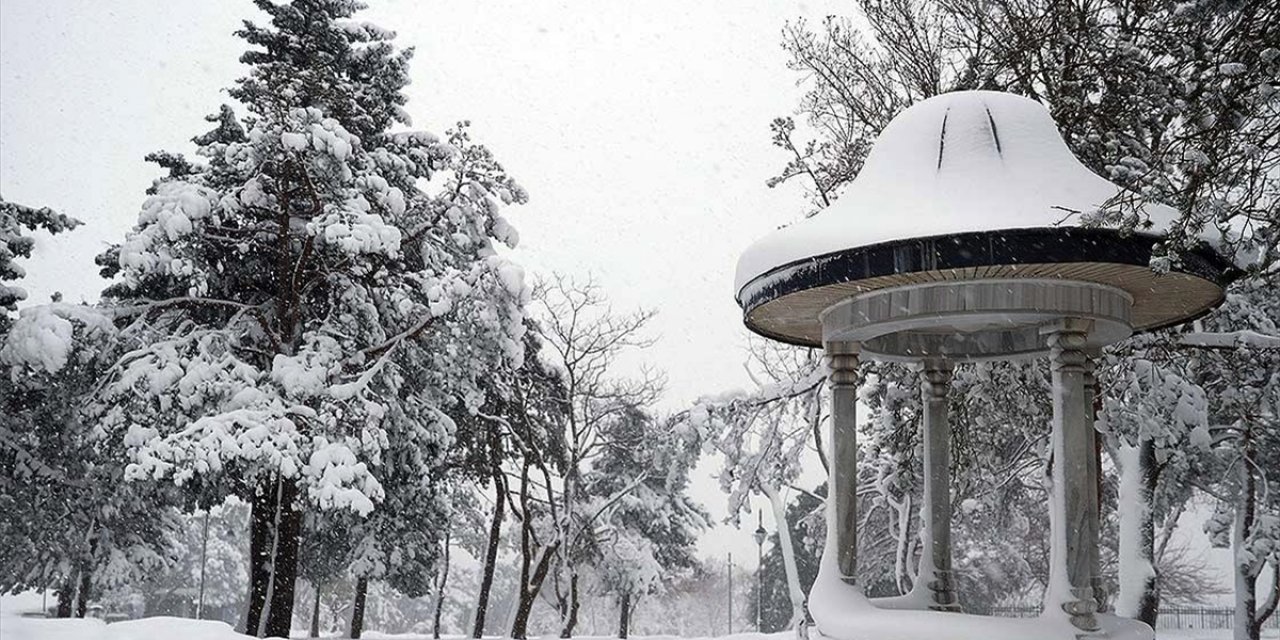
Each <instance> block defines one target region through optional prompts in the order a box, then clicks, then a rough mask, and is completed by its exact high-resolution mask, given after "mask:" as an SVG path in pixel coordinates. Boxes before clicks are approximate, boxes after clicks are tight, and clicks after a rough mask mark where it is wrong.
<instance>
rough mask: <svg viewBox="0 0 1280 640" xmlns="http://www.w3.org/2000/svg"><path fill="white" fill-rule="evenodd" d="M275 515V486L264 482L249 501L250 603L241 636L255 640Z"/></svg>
mask: <svg viewBox="0 0 1280 640" xmlns="http://www.w3.org/2000/svg"><path fill="white" fill-rule="evenodd" d="M274 514H275V483H274V482H263V483H262V484H260V485H259V486H258V490H257V491H256V492H254V494H253V496H251V498H250V500H249V599H248V602H247V603H246V606H245V614H244V629H243V631H244V633H245V635H250V636H257V635H260V634H259V633H258V629H259V627H260V626H261V622H262V611H263V609H264V608H265V607H266V603H267V573H268V567H269V566H270V561H271V558H270V556H271V542H270V541H271V522H272V517H273V515H274Z"/></svg>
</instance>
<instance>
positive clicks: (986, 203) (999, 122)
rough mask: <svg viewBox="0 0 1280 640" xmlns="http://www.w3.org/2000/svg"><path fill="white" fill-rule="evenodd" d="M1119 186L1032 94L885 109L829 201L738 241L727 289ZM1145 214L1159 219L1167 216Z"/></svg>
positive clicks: (1071, 214)
mask: <svg viewBox="0 0 1280 640" xmlns="http://www.w3.org/2000/svg"><path fill="white" fill-rule="evenodd" d="M1120 192H1121V189H1120V187H1118V186H1116V185H1114V184H1112V183H1111V182H1109V181H1107V180H1105V179H1104V178H1102V177H1100V176H1098V175H1096V174H1094V173H1093V172H1091V171H1089V170H1088V169H1086V168H1085V167H1084V165H1082V164H1080V161H1079V160H1077V159H1076V158H1075V156H1074V155H1072V153H1071V150H1070V149H1068V148H1067V145H1066V142H1064V141H1063V139H1062V136H1061V135H1060V134H1059V133H1058V128H1057V125H1055V124H1054V122H1053V118H1052V117H1051V116H1050V115H1049V112H1048V111H1047V110H1046V109H1045V108H1044V107H1043V106H1042V105H1040V103H1038V102H1036V101H1034V100H1031V99H1029V98H1024V97H1021V96H1016V95H1013V94H1009V93H1000V92H994V91H959V92H955V93H946V94H943V95H940V96H936V97H933V98H930V99H928V100H925V101H923V102H919V103H917V104H915V105H913V106H911V107H910V108H908V109H906V110H905V111H903V112H902V113H899V114H898V115H897V116H896V117H894V119H893V120H892V121H891V122H890V123H889V124H888V126H886V127H885V128H884V131H882V132H881V134H880V137H879V139H878V140H877V141H876V144H875V146H874V147H873V148H872V150H871V152H870V153H869V154H868V155H867V159H866V162H865V164H864V166H863V168H862V170H861V171H860V172H859V173H858V176H857V178H856V179H855V180H854V181H853V182H852V183H851V184H850V185H849V187H848V190H847V191H846V192H845V194H844V195H843V196H841V198H840V199H839V200H838V201H837V202H836V203H835V204H833V205H831V206H830V207H828V208H827V209H825V210H823V211H821V212H820V213H818V214H817V215H815V216H814V217H812V218H808V219H805V220H801V221H799V222H797V223H795V224H792V225H790V226H788V227H785V228H783V229H780V230H778V231H776V232H774V233H772V234H770V235H769V236H766V237H765V238H763V239H761V240H759V241H757V242H756V243H754V244H752V245H751V246H750V247H748V248H747V250H746V251H745V252H743V254H742V257H741V258H740V259H739V260H738V269H737V277H736V279H735V284H734V291H735V292H737V291H741V290H742V288H743V286H745V285H746V284H747V283H748V282H750V281H751V280H752V279H753V278H755V277H757V276H759V275H761V274H764V273H766V272H768V271H770V270H772V269H774V268H776V267H780V266H783V265H787V264H791V263H794V262H797V261H800V260H804V259H807V258H811V257H814V256H820V255H823V254H828V253H832V252H835V251H841V250H844V249H850V248H854V247H862V246H867V245H872V244H877V243H880V242H887V241H891V240H904V239H910V238H919V237H927V236H939V235H946V234H952V233H963V232H974V231H993V230H998V229H1027V228H1041V227H1055V226H1074V225H1078V224H1079V222H1080V214H1081V213H1088V212H1091V211H1095V210H1097V209H1099V208H1101V207H1102V206H1103V205H1104V204H1106V203H1107V201H1108V200H1110V199H1111V198H1113V197H1114V196H1115V195H1116V194H1118V193H1120ZM1145 212H1146V213H1147V214H1148V215H1149V216H1150V217H1151V218H1152V221H1153V222H1155V223H1156V225H1157V227H1163V226H1164V225H1166V224H1167V223H1168V222H1169V221H1171V220H1172V219H1173V217H1174V212H1173V211H1172V210H1171V209H1168V208H1167V207H1162V206H1149V207H1147V208H1146V209H1145Z"/></svg>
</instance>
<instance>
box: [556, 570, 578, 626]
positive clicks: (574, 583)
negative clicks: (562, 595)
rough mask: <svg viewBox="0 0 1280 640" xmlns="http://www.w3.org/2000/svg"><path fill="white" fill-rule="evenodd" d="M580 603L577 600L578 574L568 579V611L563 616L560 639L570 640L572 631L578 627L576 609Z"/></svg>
mask: <svg viewBox="0 0 1280 640" xmlns="http://www.w3.org/2000/svg"><path fill="white" fill-rule="evenodd" d="M580 607H581V602H580V600H579V598H578V574H577V573H576V572H575V573H573V575H571V576H570V577H569V609H568V611H567V612H566V614H565V618H564V626H563V627H561V629H560V637H561V638H572V637H573V630H574V628H575V627H577V626H578V609H579V608H580Z"/></svg>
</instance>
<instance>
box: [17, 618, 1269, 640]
mask: <svg viewBox="0 0 1280 640" xmlns="http://www.w3.org/2000/svg"><path fill="white" fill-rule="evenodd" d="M248 637H249V636H244V635H240V634H238V633H236V632H235V631H234V630H232V628H231V627H230V626H228V625H227V624H225V623H222V622H210V621H207V620H190V619H186V618H146V619H143V620H130V621H128V622H116V623H113V624H110V625H108V624H106V623H104V622H102V621H101V620H40V619H34V618H14V617H0V640H175V639H181V640H245V639H246V638H248ZM297 637H301V636H297ZM364 637H365V638H369V639H371V640H380V639H384V640H425V639H426V638H427V637H428V636H411V635H387V634H380V633H376V632H369V633H366V634H365V635H364ZM794 637H795V636H794V635H792V634H789V633H775V634H758V633H744V634H736V635H733V636H726V638H731V639H732V640H766V639H767V640H790V639H791V638H794ZM1263 637H1264V638H1280V634H1277V632H1275V631H1270V632H1269V633H1266V634H1264V635H1263ZM1159 638H1160V640H1230V638H1231V630H1229V629H1215V630H1207V631H1198V630H1179V631H1163V632H1161V633H1160V635H1159ZM451 640H455V639H451ZM583 640H603V639H600V638H584V639H583ZM643 640H678V639H676V638H673V637H669V636H647V637H645V638H644V639H643ZM699 640H701V639H699Z"/></svg>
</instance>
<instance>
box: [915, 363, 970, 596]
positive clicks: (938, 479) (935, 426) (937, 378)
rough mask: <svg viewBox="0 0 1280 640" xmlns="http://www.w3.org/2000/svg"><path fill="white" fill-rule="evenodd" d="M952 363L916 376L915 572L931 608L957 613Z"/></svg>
mask: <svg viewBox="0 0 1280 640" xmlns="http://www.w3.org/2000/svg"><path fill="white" fill-rule="evenodd" d="M952 370H953V367H952V364H951V363H950V362H948V361H946V360H934V359H930V360H926V361H925V362H924V368H923V369H922V370H921V371H920V391H921V393H920V395H921V402H922V404H923V409H924V411H923V413H924V420H923V422H924V424H923V425H922V426H923V429H922V430H923V433H922V436H923V440H924V468H925V483H924V496H923V497H924V501H923V505H922V506H921V541H922V543H923V547H924V548H923V549H922V553H921V555H920V571H919V575H918V577H917V580H920V581H924V586H925V587H926V588H927V589H928V590H929V594H928V595H929V601H930V605H929V608H930V609H936V610H943V611H959V610H960V606H959V600H958V599H957V597H956V591H955V580H954V576H953V574H952V570H951V487H950V481H951V425H950V423H949V421H948V414H947V412H948V406H947V394H948V392H949V391H950V389H951V376H952Z"/></svg>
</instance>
